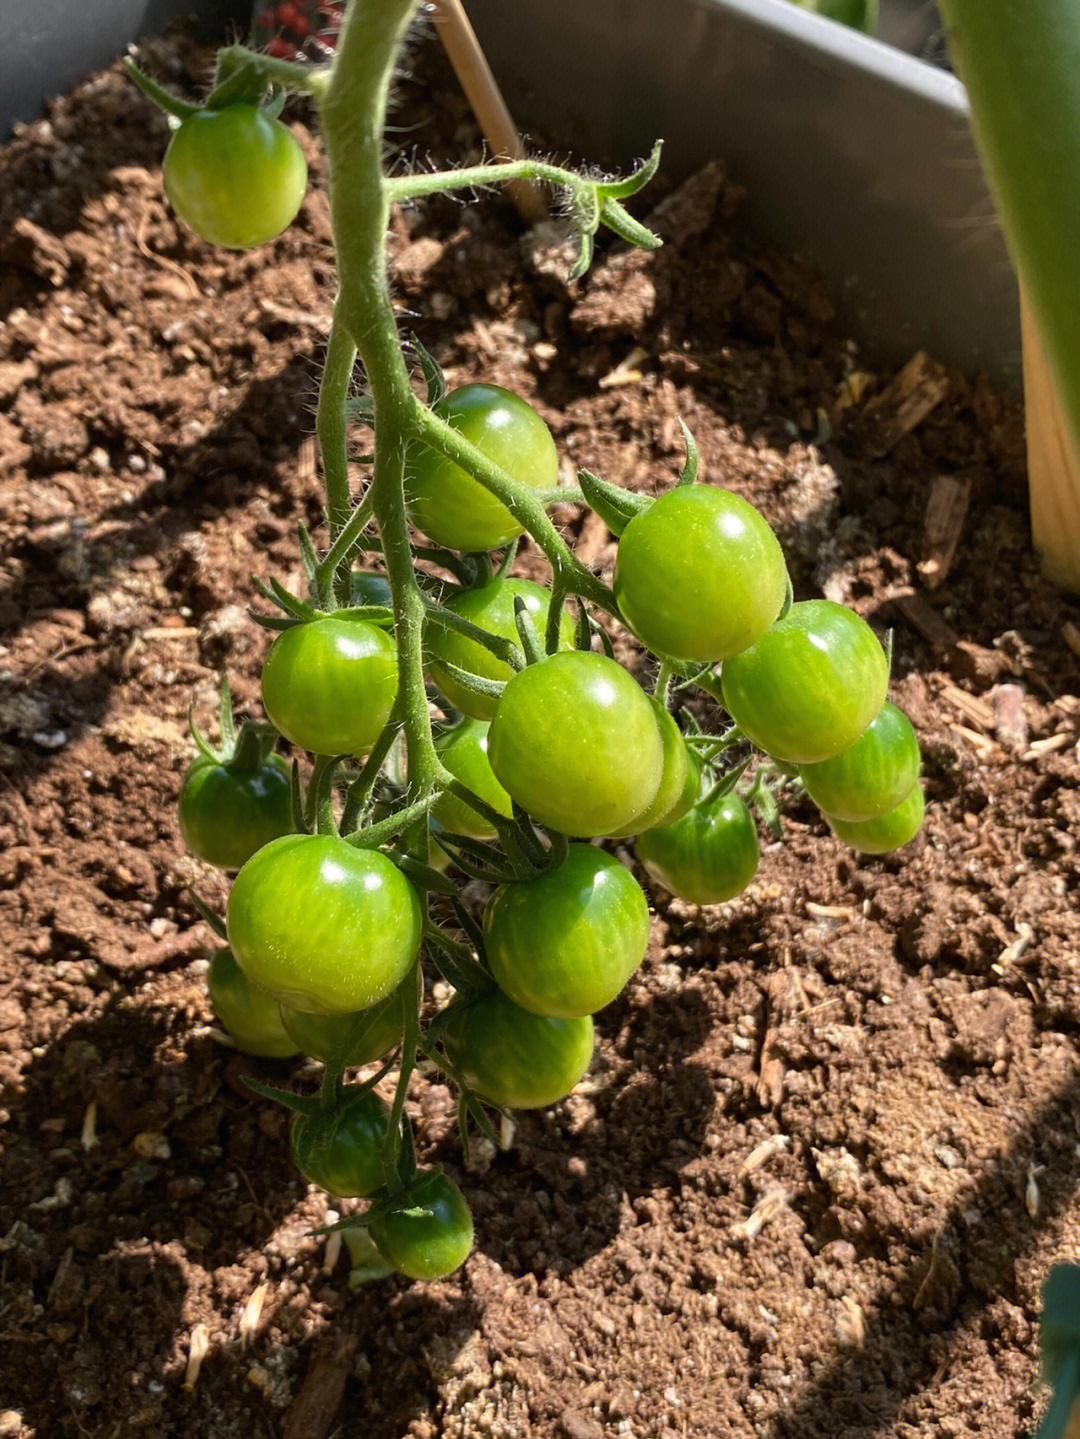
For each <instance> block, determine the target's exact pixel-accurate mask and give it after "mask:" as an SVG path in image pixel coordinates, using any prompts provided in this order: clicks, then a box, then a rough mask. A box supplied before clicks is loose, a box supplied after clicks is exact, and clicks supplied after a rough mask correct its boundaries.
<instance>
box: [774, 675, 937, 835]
mask: <svg viewBox="0 0 1080 1439" xmlns="http://www.w3.org/2000/svg"><path fill="white" fill-rule="evenodd" d="M799 774H800V775H801V776H802V781H803V783H804V784H805V785H806V792H807V794H808V795H809V796H810V798H811V799H812V800H813V801H814V803H815V804H816V805H817V807H818V808H819V809H820V810H821V811H822V812H823V813H824V814H826V815H828V816H829V818H830V819H839V820H845V821H847V822H848V823H849V824H852V823H854V824H857V823H861V822H863V821H865V820H868V819H878V818H879V817H880V816H881V815H883V814H888V812H889V810H891V809H895V808H896V806H897V805H898V804H899V803H900V802H901V800H904V799H906V798H907V796H908V795H909V794H910V793H911V791H912V789H913V788H914V785H915V782H916V780H917V779H918V778H919V741H918V739H917V738H916V735H915V731H914V730H913V729H912V727H911V721H910V720H909V719H908V717H907V715H905V714H904V712H903V710H899V709H897V708H896V706H895V705H894V704H889V703H888V701H886V703H885V704H884V705H883V706H882V708H881V713H880V714H879V715H878V716H877V718H876V719H874V720H872V721H871V722H870V724H869V726H868V727H867V728H866V729H865V730H864V731H863V733H862V734H861V735H860V737H859V738H858V739H857V740H856V741H855V743H854V744H853V745H852V746H851V748H850V749H846V750H844V752H843V754H838V755H837V756H836V757H835V758H834V759H826V760H822V761H821V762H820V764H804V765H800V766H799Z"/></svg>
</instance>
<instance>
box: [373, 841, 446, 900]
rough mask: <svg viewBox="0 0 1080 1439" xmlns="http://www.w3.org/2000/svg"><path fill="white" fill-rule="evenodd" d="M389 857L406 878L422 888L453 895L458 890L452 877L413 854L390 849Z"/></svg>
mask: <svg viewBox="0 0 1080 1439" xmlns="http://www.w3.org/2000/svg"><path fill="white" fill-rule="evenodd" d="M387 858H388V859H392V860H393V861H394V863H395V864H396V865H397V867H398V869H400V870H401V872H402V874H403V875H404V876H405V878H406V879H410V880H412V882H413V884H415V885H417V886H419V888H421V889H426V890H431V891H433V892H434V893H435V894H445V895H448V896H453V895H455V894H457V892H458V887H457V885H456V884H455V883H454V881H453V880H452V879H447V877H446V875H445V874H440V872H439V871H438V870H437V869H432V867H431V865H430V864H424V863H423V862H422V861H421V860H418V859H414V858H413V856H412V855H411V854H397V853H396V852H395V851H393V850H390V851H388V852H387Z"/></svg>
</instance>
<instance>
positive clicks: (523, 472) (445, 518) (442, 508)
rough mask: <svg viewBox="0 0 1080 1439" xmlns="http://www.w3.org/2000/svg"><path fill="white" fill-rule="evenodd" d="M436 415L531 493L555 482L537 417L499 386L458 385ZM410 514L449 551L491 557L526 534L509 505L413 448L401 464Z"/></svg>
mask: <svg viewBox="0 0 1080 1439" xmlns="http://www.w3.org/2000/svg"><path fill="white" fill-rule="evenodd" d="M434 410H435V414H436V415H438V416H439V418H440V419H443V420H445V421H446V422H447V424H449V425H450V427H451V428H452V429H455V430H457V432H458V434H459V435H461V436H462V437H463V438H464V439H466V440H469V441H470V442H471V443H472V444H474V445H475V446H476V448H477V449H478V450H479V451H480V452H481V453H482V454H483V455H484V456H485V458H486V459H489V460H491V461H492V462H493V463H494V464H496V465H498V466H499V467H500V469H503V470H505V471H506V473H507V474H508V475H510V476H511V478H512V479H515V480H517V482H518V484H519V485H525V486H527V487H528V488H529V489H531V490H550V489H554V488H555V487H556V486H557V485H558V483H559V456H558V454H557V452H556V450H555V441H554V440H553V439H552V438H551V431H550V430H549V429H548V427H547V425H545V424H544V422H543V420H542V419H541V418H540V416H539V415H538V414H537V413H536V411H535V410H534V409H533V408H532V407H531V406H530V405H528V404H526V402H525V401H524V400H522V399H520V398H519V397H518V396H517V395H514V394H511V392H510V391H509V390H503V389H500V387H499V386H498V385H462V386H461V387H460V388H459V389H456V390H451V391H450V392H449V394H447V395H444V396H443V398H442V399H441V400H440V401H439V402H438V403H437V404H436V405H435V406H434ZM405 498H406V502H407V503H408V507H409V515H410V518H411V519H412V522H413V524H414V525H416V527H417V529H419V530H423V532H424V534H425V535H428V536H429V537H430V538H431V539H433V540H434V541H435V543H436V544H437V545H445V547H446V548H447V549H450V550H469V551H474V550H476V551H480V550H495V549H498V548H499V547H500V546H501V545H506V544H509V543H510V541H511V540H513V539H516V538H517V536H518V535H520V534H522V533H523V531H524V528H525V527H524V525H521V524H519V523H518V521H517V520H516V519H515V518H514V516H513V515H512V514H511V513H510V511H509V510H508V509H507V508H506V506H505V505H504V504H503V503H502V502H501V501H500V500H497V499H496V498H495V496H494V495H493V494H492V493H491V492H490V491H489V490H486V489H485V488H484V486H483V485H481V484H480V482H479V481H478V480H474V479H473V478H472V476H471V475H468V474H466V473H465V471H464V470H463V469H461V468H460V467H459V466H458V465H455V464H454V463H453V461H452V460H448V459H447V458H446V457H445V456H444V455H440V454H439V453H438V452H437V451H435V450H433V449H431V448H430V447H429V446H427V445H424V444H419V443H414V444H413V446H412V447H411V448H410V450H409V453H408V457H407V460H406V471H405Z"/></svg>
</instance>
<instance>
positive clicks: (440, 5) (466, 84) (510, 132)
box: [432, 0, 547, 225]
mask: <svg viewBox="0 0 1080 1439" xmlns="http://www.w3.org/2000/svg"><path fill="white" fill-rule="evenodd" d="M433 9H434V13H433V16H432V18H433V19H434V21H435V27H436V29H437V30H438V32H439V39H440V40H441V41H442V45H443V49H444V50H445V51H446V54H447V58H448V59H449V61H450V64H451V65H452V66H453V67H454V74H455V75H456V76H457V77H458V80H459V81H460V82H461V88H462V89H463V90H464V91H465V98H466V99H467V100H468V102H469V104H470V105H471V106H472V111H473V114H474V115H475V116H476V119H477V123H478V124H479V126H480V129H481V130H482V131H483V132H484V138H485V140H487V142H488V145H489V146H490V147H491V151H492V155H493V157H494V158H495V159H498V160H521V159H523V158H524V156H525V149H524V146H523V145H522V143H521V137H520V136H519V135H518V132H517V129H516V127H515V125H514V122H513V120H512V119H511V116H510V111H509V110H508V109H507V108H506V104H505V102H504V101H503V97H502V95H501V94H500V93H499V87H498V85H497V84H496V83H495V76H494V75H493V74H492V73H491V67H490V66H489V65H488V62H487V60H486V59H485V57H484V52H483V50H481V48H480V42H479V40H477V38H476V32H475V31H474V30H473V27H472V26H471V25H470V24H469V17H468V16H467V15H466V14H465V11H464V8H463V7H462V4H461V0H434V7H433ZM506 188H507V191H508V192H509V195H510V198H511V199H512V200H513V202H514V204H515V205H516V206H517V210H518V214H519V215H520V216H521V218H522V219H523V220H524V221H525V223H526V225H535V224H536V223H537V221H538V220H542V219H543V218H544V216H545V214H546V213H547V206H546V204H545V203H544V197H543V193H542V191H541V189H540V187H539V185H536V184H534V183H533V182H532V181H531V180H512V181H511V182H510V183H509V184H508V185H507V187H506Z"/></svg>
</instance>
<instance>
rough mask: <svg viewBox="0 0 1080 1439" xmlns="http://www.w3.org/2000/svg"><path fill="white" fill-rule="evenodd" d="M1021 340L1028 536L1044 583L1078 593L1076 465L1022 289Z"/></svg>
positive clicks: (1079, 491)
mask: <svg viewBox="0 0 1080 1439" xmlns="http://www.w3.org/2000/svg"><path fill="white" fill-rule="evenodd" d="M1020 336H1021V342H1022V345H1023V366H1024V409H1025V418H1026V424H1027V461H1028V488H1029V492H1030V504H1031V537H1032V541H1033V543H1034V546H1035V551H1036V553H1037V554H1038V556H1039V563H1040V566H1041V568H1042V572H1043V574H1044V575H1045V576H1046V578H1047V579H1048V580H1050V581H1051V583H1052V584H1055V585H1060V586H1061V588H1062V589H1065V590H1070V591H1071V592H1072V593H1073V594H1080V463H1078V461H1077V452H1076V446H1075V445H1074V443H1073V439H1072V436H1071V435H1070V433H1069V427H1068V424H1067V423H1066V420H1065V416H1064V414H1063V413H1062V409H1061V405H1060V404H1059V402H1058V397H1057V393H1056V391H1055V389H1054V379H1053V376H1052V375H1051V373H1050V367H1049V365H1048V364H1047V361H1046V354H1045V351H1044V350H1043V345H1042V338H1041V337H1040V335H1039V332H1038V330H1037V329H1036V326H1035V320H1034V317H1033V315H1032V313H1031V310H1030V308H1029V306H1028V302H1027V297H1026V295H1025V294H1024V291H1023V287H1021V290H1020Z"/></svg>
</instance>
